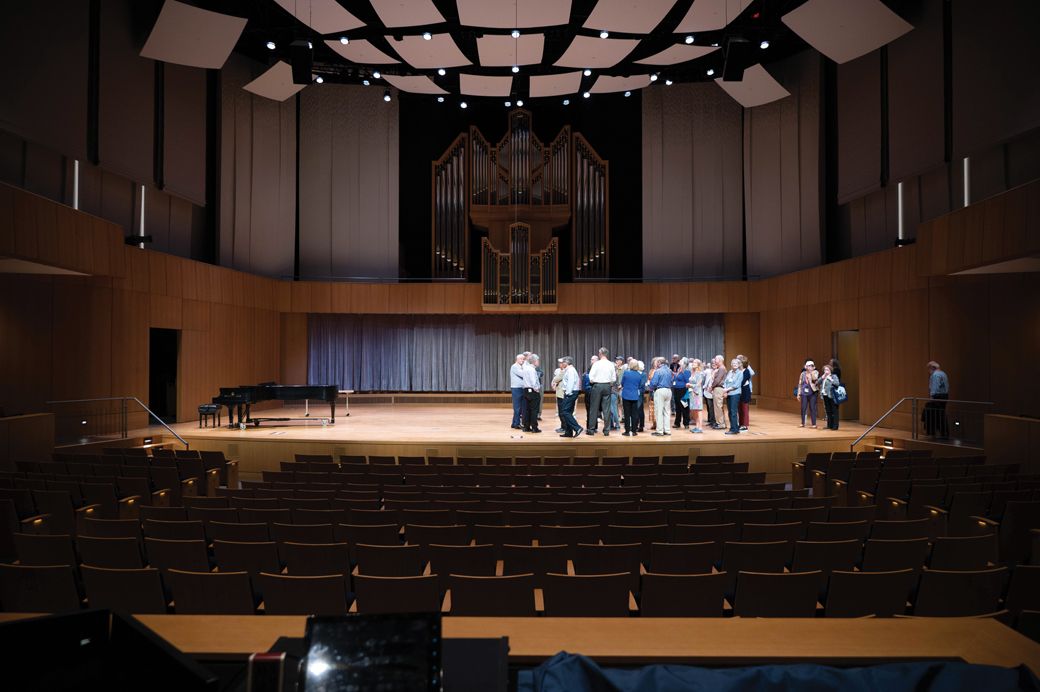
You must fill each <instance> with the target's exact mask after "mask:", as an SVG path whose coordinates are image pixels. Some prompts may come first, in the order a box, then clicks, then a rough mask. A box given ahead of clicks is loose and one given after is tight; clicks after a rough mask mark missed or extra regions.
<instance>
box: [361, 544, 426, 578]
mask: <svg viewBox="0 0 1040 692" xmlns="http://www.w3.org/2000/svg"><path fill="white" fill-rule="evenodd" d="M354 556H355V557H356V558H357V567H358V574H367V575H372V576H377V577H411V576H419V575H421V574H422V573H423V569H424V568H425V567H426V557H425V553H424V550H423V548H421V547H420V546H417V545H393V546H388V545H366V544H364V543H358V544H357V545H355V546H354Z"/></svg>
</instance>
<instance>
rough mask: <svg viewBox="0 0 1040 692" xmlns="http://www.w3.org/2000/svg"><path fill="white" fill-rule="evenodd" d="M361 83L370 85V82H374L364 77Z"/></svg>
mask: <svg viewBox="0 0 1040 692" xmlns="http://www.w3.org/2000/svg"><path fill="white" fill-rule="evenodd" d="M361 83H362V84H364V85H365V86H368V85H369V84H371V83H372V82H370V81H368V80H367V79H362V80H361Z"/></svg>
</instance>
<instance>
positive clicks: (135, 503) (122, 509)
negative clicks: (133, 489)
mask: <svg viewBox="0 0 1040 692" xmlns="http://www.w3.org/2000/svg"><path fill="white" fill-rule="evenodd" d="M140 506H141V496H140V495H127V496H126V497H124V498H120V500H119V518H120V519H138V518H140V516H141V512H140V510H139V507H140Z"/></svg>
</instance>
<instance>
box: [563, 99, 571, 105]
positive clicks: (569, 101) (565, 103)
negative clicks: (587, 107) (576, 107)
mask: <svg viewBox="0 0 1040 692" xmlns="http://www.w3.org/2000/svg"><path fill="white" fill-rule="evenodd" d="M563 105H565V106H569V105H571V100H570V99H564V100H563Z"/></svg>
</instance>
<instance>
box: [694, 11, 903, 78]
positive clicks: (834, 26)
mask: <svg viewBox="0 0 1040 692" xmlns="http://www.w3.org/2000/svg"><path fill="white" fill-rule="evenodd" d="M695 4H696V3H695ZM781 21H783V23H784V24H786V25H787V27H788V28H789V29H791V31H793V32H795V33H796V34H798V35H799V36H801V37H802V38H803V39H804V40H805V42H806V43H808V44H809V45H810V46H812V47H813V48H815V49H816V50H818V51H820V52H821V53H823V54H824V55H826V56H827V57H828V58H830V59H831V60H833V61H834V62H836V63H838V64H839V65H840V64H841V63H846V62H848V61H850V60H855V59H856V58H858V57H861V56H863V55H866V54H867V53H869V52H871V51H873V50H877V49H878V48H880V47H881V46H883V45H885V44H887V43H891V42H892V41H894V40H896V39H897V38H899V37H900V36H902V35H903V34H905V33H906V32H908V31H910V30H911V29H913V28H914V27H913V26H912V25H910V24H908V23H907V22H905V21H903V19H902V18H901V17H900V16H899V15H897V14H896V13H895V12H893V11H892V10H890V9H888V8H887V7H885V5H884V4H882V3H881V2H879V0H809V1H808V2H807V3H805V4H804V5H802V6H801V7H799V8H797V9H795V10H792V11H790V12H788V13H787V14H785V15H784V16H783V17H782V18H781Z"/></svg>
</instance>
